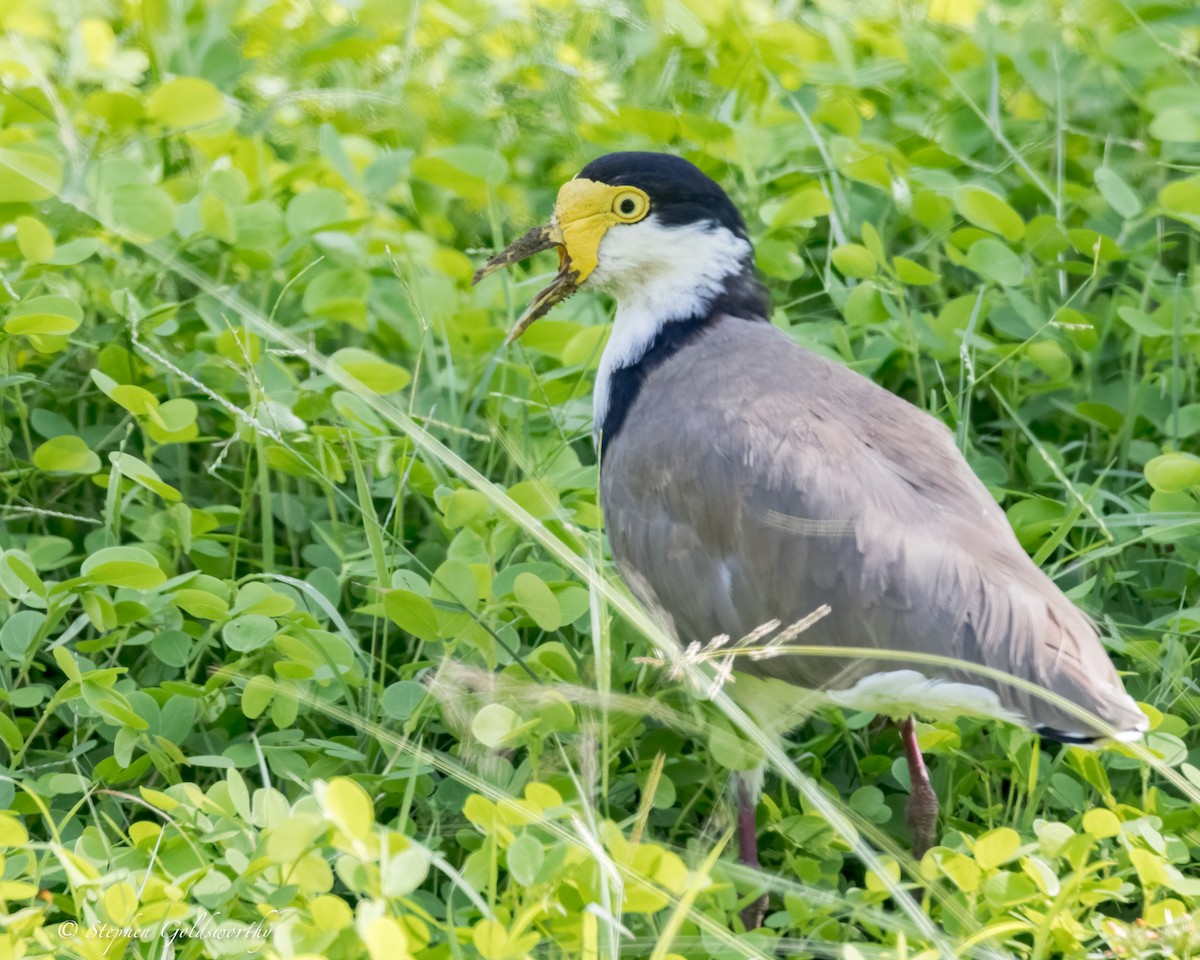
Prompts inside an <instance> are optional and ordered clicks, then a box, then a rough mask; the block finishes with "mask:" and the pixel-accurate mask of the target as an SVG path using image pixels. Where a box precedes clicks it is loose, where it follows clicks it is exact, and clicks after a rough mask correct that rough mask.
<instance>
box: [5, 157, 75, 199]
mask: <svg viewBox="0 0 1200 960" xmlns="http://www.w3.org/2000/svg"><path fill="white" fill-rule="evenodd" d="M62 184H63V168H62V161H61V160H59V159H58V157H57V156H56V155H55V154H54V153H52V152H51V151H49V150H47V149H46V148H45V147H41V146H37V145H36V144H32V143H22V144H13V145H10V146H4V147H0V203H30V202H32V201H36V200H49V199H50V198H51V197H53V196H56V195H57V194H58V191H59V190H61V189H62Z"/></svg>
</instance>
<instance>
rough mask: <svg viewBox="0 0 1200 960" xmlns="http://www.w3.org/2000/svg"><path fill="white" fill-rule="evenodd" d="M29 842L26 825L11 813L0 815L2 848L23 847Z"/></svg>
mask: <svg viewBox="0 0 1200 960" xmlns="http://www.w3.org/2000/svg"><path fill="white" fill-rule="evenodd" d="M28 842H29V834H28V833H27V832H26V831H25V826H24V824H22V823H21V821H20V820H18V819H17V818H16V817H14V816H13V815H12V814H9V813H0V847H23V846H25V844H27V843H28Z"/></svg>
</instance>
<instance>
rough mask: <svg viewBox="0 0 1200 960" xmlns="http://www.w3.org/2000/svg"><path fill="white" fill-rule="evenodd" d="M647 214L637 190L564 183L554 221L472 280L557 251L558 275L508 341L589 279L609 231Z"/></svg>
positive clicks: (527, 236) (510, 248)
mask: <svg viewBox="0 0 1200 960" xmlns="http://www.w3.org/2000/svg"><path fill="white" fill-rule="evenodd" d="M649 212H650V197H649V196H648V195H647V193H646V191H644V190H640V189H638V188H637V187H630V186H612V185H611V184H607V183H600V182H598V181H596V180H581V179H579V178H576V179H574V180H569V181H567V182H566V183H564V184H563V186H562V189H561V190H559V191H558V199H557V201H556V202H555V204H554V219H553V220H551V221H550V223H549V224H547V225H546V226H543V227H534V228H533V229H532V230H530V231H529V232H528V233H527V234H525V235H524V236H522V237H518V238H517V239H516V240H514V241H513V242H512V243H510V244H509V245H508V246H507V247H505V249H504V250H502V251H501V252H500V253H498V254H496V256H494V257H492V258H491V259H490V260H489V261H488V262H487V263H485V264H484V265H483V266H482V267H481V268H480V269H479V271H478V272H477V273H476V274H475V277H474V279H473V280H472V281H471V282H472V283H478V282H479V281H480V280H482V279H483V278H484V277H486V276H488V275H489V274H491V273H494V272H495V271H496V270H499V269H500V268H501V267H507V266H511V265H512V264H514V263H519V262H520V261H522V260H526V259H528V258H529V257H532V256H533V255H534V254H535V253H540V252H541V251H543V250H549V249H550V248H551V247H557V248H558V274H557V276H555V278H554V282H553V283H551V284H550V286H548V287H546V289H545V290H543V291H541V293H539V294H538V295H537V296H536V297H535V298H534V300H533V303H532V304H530V305H529V308H528V309H527V310H526V311H525V312H524V313H523V314H522V315H521V318H520V319H519V320H518V321H517V322H516V324H514V325H513V328H512V330H510V331H509V333H508V337H507V340H506V342H508V343H512V341H514V340H516V339H517V337H519V336H520V335H521V334H522V333H524V332H525V331H526V330H527V329H528V328H529V325H530V324H532V323H533V322H534V321H535V320H537V319H538V318H539V317H543V316H545V315H546V314H547V313H548V312H549V311H550V308H551V307H553V306H554V305H555V304H556V303H561V302H562V301H563V300H565V299H566V298H567V297H569V296H571V294H573V293H574V292H575V291H576V290H578V289H579V287H580V284H582V283H583V282H584V281H585V280H586V279H587V278H588V277H590V276H591V275H592V273H593V272H594V271H595V269H596V267H597V265H598V262H599V256H600V241H601V240H603V239H604V235H605V234H606V233H607V232H608V231H609V230H610V229H611V228H612V227H614V226H617V225H618V224H628V223H637V221H639V220H641V219H643V218H645V216H646V214H648V213H649Z"/></svg>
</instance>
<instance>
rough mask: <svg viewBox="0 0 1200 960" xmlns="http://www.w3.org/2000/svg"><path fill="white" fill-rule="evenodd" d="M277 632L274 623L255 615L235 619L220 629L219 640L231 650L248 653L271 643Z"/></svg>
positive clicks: (269, 619) (268, 618)
mask: <svg viewBox="0 0 1200 960" xmlns="http://www.w3.org/2000/svg"><path fill="white" fill-rule="evenodd" d="M277 632H278V628H277V627H276V625H275V621H274V620H272V619H271V618H270V617H263V616H260V615H258V614H256V613H251V614H247V615H246V616H243V617H235V618H234V619H232V620H230V621H229V622H228V623H227V624H225V626H223V627H222V628H221V638H222V639H223V640H224V641H225V643H226V645H227V646H228V647H229V648H230V649H231V650H237V651H238V652H239V653H248V652H249V651H251V650H258V649H259V648H260V647H265V646H266V645H267V644H268V643H270V642H271V638H272V637H273V636H275V634H276V633H277Z"/></svg>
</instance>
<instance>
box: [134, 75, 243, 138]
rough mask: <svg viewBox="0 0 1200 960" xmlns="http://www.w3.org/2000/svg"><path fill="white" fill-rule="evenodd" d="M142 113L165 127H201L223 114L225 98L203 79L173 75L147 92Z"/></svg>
mask: <svg viewBox="0 0 1200 960" xmlns="http://www.w3.org/2000/svg"><path fill="white" fill-rule="evenodd" d="M146 115H147V116H148V117H150V119H151V120H154V121H156V122H158V123H159V124H161V125H162V126H164V127H166V128H167V129H169V130H186V129H191V128H194V127H203V126H206V125H208V124H211V123H215V122H216V121H218V120H220V119H222V118H223V117H224V116H225V98H224V97H222V96H221V91H220V90H218V89H217V88H216V87H214V86H213V85H212V84H211V83H209V82H208V81H207V80H204V79H202V78H200V77H176V78H175V79H174V80H168V81H167V82H166V83H164V84H163V85H162V86H160V87H159V88H158V89H157V90H155V91H154V92H153V93H152V94H150V98H149V99H148V100H147V101H146Z"/></svg>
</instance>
